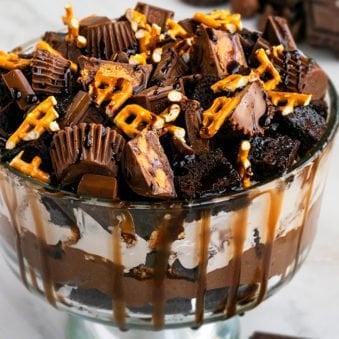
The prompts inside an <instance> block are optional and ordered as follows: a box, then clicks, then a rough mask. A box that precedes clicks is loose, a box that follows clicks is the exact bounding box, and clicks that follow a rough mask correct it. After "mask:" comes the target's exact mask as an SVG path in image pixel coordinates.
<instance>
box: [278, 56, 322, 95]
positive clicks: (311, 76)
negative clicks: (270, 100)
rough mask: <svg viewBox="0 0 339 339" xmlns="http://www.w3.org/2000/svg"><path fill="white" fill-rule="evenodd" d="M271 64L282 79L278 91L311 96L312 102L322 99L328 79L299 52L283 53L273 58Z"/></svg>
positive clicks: (311, 61) (314, 64) (310, 60)
mask: <svg viewBox="0 0 339 339" xmlns="http://www.w3.org/2000/svg"><path fill="white" fill-rule="evenodd" d="M272 61H273V64H274V66H275V67H276V69H277V70H278V71H279V74H280V76H281V78H282V81H281V84H280V85H279V88H280V90H283V91H286V90H287V91H289V92H295V93H304V94H312V99H313V100H319V99H321V98H323V97H324V95H325V93H326V90H327V85H328V78H327V76H326V74H325V72H324V71H323V70H322V69H321V68H320V67H319V66H318V65H317V64H316V63H314V62H313V60H312V59H309V58H307V57H306V56H304V55H303V54H301V53H300V52H299V51H291V52H287V51H284V52H283V53H282V55H281V56H279V57H274V58H273V60H272Z"/></svg>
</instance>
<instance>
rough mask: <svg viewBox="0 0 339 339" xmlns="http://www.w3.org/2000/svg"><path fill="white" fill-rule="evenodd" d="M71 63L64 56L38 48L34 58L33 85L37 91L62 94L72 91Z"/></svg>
mask: <svg viewBox="0 0 339 339" xmlns="http://www.w3.org/2000/svg"><path fill="white" fill-rule="evenodd" d="M70 66H71V63H70V61H68V60H66V59H65V58H63V57H62V56H59V55H53V54H51V53H49V52H47V51H42V50H37V51H35V52H34V53H33V60H32V73H33V75H32V87H33V90H34V91H35V92H36V93H42V94H62V93H69V92H70V91H71V89H70V86H71V76H72V75H71V70H70Z"/></svg>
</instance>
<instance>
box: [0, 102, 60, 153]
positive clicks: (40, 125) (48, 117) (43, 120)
mask: <svg viewBox="0 0 339 339" xmlns="http://www.w3.org/2000/svg"><path fill="white" fill-rule="evenodd" d="M56 104H57V101H56V99H55V97H53V96H50V97H48V98H47V99H46V100H44V101H43V102H41V103H40V104H39V105H38V106H36V107H35V108H34V109H33V110H32V111H31V112H30V113H29V114H28V115H27V117H26V118H25V120H24V121H23V122H22V124H21V125H20V126H19V128H18V129H17V130H16V131H15V132H14V133H13V134H12V135H11V136H10V137H9V139H8V140H7V142H6V149H13V148H14V147H15V146H16V145H17V144H18V143H19V142H20V141H21V140H24V141H30V140H37V139H39V138H40V136H41V135H42V134H43V133H45V132H46V131H51V132H56V131H58V130H59V129H60V128H59V125H58V123H57V122H56V119H57V118H58V117H59V114H58V113H57V111H56V110H55V109H54V106H55V105H56Z"/></svg>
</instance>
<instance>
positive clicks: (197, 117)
mask: <svg viewBox="0 0 339 339" xmlns="http://www.w3.org/2000/svg"><path fill="white" fill-rule="evenodd" d="M180 105H181V109H182V112H183V114H184V116H185V127H186V130H187V139H188V144H189V145H190V146H191V147H192V148H193V150H194V153H196V154H200V153H208V152H209V141H208V139H201V138H200V135H199V132H200V128H201V115H202V108H201V106H200V103H199V102H198V101H195V100H190V99H185V100H183V101H182V103H181V104H180Z"/></svg>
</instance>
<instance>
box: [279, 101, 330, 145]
mask: <svg viewBox="0 0 339 339" xmlns="http://www.w3.org/2000/svg"><path fill="white" fill-rule="evenodd" d="M279 121H280V123H281V126H280V127H281V130H282V131H283V132H284V133H286V134H288V135H289V136H291V137H292V138H296V139H298V140H300V141H301V147H302V151H305V150H307V149H310V148H311V147H312V146H314V145H315V144H316V143H317V142H318V141H320V139H321V137H322V136H323V135H324V133H325V131H326V129H327V124H326V120H325V119H324V118H323V117H322V116H321V115H320V114H318V112H317V111H316V110H315V109H314V107H312V106H300V107H296V108H295V110H294V112H293V113H291V114H287V115H284V116H281V117H279Z"/></svg>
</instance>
